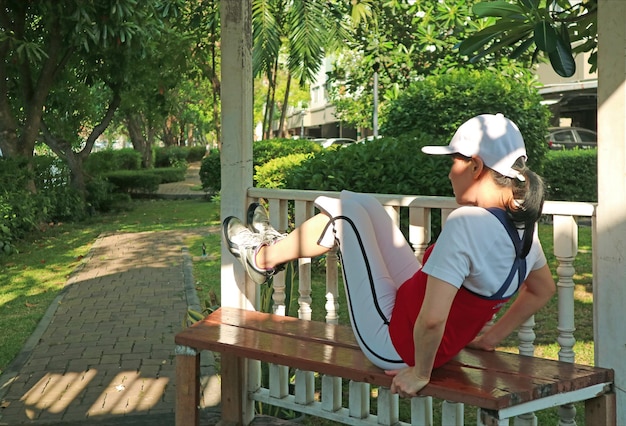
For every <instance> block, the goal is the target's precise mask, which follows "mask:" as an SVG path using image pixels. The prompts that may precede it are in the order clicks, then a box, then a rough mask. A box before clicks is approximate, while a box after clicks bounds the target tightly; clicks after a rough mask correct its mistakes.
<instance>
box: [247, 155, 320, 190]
mask: <svg viewBox="0 0 626 426" xmlns="http://www.w3.org/2000/svg"><path fill="white" fill-rule="evenodd" d="M312 157H313V154H312V153H307V154H305V153H298V154H290V155H287V156H284V157H278V158H275V159H273V160H270V161H268V162H267V163H265V164H263V165H262V166H257V167H255V171H256V173H255V174H254V181H255V182H256V186H259V187H261V188H272V189H278V188H286V187H287V184H286V176H287V175H288V174H289V173H290V172H291V171H292V170H293V169H296V168H298V167H299V166H300V165H301V164H302V162H304V161H306V160H307V159H311V158H312Z"/></svg>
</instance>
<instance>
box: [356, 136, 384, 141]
mask: <svg viewBox="0 0 626 426" xmlns="http://www.w3.org/2000/svg"><path fill="white" fill-rule="evenodd" d="M380 138H382V135H378V136H374V135H370V136H366V137H364V138H361V139H359V140H357V141H356V143H366V142H371V141H373V140H375V139H380Z"/></svg>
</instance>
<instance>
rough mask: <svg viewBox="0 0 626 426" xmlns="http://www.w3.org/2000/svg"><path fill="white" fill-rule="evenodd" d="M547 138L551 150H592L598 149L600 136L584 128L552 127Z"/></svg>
mask: <svg viewBox="0 0 626 426" xmlns="http://www.w3.org/2000/svg"><path fill="white" fill-rule="evenodd" d="M548 131H549V133H548V135H547V136H546V141H547V142H548V147H549V148H550V149H573V148H581V149H590V148H597V147H598V134H597V133H596V132H594V131H593V130H589V129H583V128H582V127H551V128H549V129H548Z"/></svg>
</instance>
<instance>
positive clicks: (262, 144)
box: [252, 139, 324, 166]
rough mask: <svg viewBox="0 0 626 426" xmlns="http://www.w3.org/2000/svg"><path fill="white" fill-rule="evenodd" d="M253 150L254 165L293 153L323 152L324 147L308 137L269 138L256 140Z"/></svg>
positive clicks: (260, 164)
mask: <svg viewBox="0 0 626 426" xmlns="http://www.w3.org/2000/svg"><path fill="white" fill-rule="evenodd" d="M252 150H253V153H254V154H253V161H254V165H255V166H262V165H263V164H265V163H267V162H268V161H271V160H273V159H275V158H279V157H285V156H287V155H291V154H307V153H311V152H312V153H317V152H322V151H323V150H324V148H322V147H321V145H320V144H318V143H315V142H313V141H309V140H306V139H268V140H263V141H257V142H254V144H253V145H252Z"/></svg>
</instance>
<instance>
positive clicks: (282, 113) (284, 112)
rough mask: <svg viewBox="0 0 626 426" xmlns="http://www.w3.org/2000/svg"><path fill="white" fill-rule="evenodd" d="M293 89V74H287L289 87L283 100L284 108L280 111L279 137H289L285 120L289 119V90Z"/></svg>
mask: <svg viewBox="0 0 626 426" xmlns="http://www.w3.org/2000/svg"><path fill="white" fill-rule="evenodd" d="M290 88H291V72H288V73H287V87H285V97H284V98H283V106H282V108H281V109H280V121H279V124H278V136H279V137H281V138H285V137H287V134H286V132H285V119H286V118H287V104H288V103H289V90H290Z"/></svg>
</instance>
